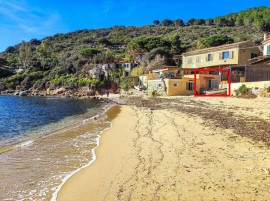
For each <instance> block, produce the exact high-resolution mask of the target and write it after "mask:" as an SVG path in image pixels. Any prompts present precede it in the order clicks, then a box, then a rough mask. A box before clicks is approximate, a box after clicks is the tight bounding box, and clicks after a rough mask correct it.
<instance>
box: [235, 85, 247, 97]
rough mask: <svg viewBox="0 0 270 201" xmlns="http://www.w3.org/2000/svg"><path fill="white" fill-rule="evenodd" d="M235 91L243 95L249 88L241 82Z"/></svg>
mask: <svg viewBox="0 0 270 201" xmlns="http://www.w3.org/2000/svg"><path fill="white" fill-rule="evenodd" d="M237 92H238V93H240V94H241V95H245V94H247V93H248V92H249V88H247V87H246V85H244V84H242V85H241V86H240V87H239V88H238V89H237Z"/></svg>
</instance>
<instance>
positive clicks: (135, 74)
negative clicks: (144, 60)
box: [130, 67, 143, 77]
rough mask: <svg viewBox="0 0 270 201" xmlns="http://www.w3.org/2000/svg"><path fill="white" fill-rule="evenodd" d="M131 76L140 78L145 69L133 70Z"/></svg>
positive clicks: (137, 68)
mask: <svg viewBox="0 0 270 201" xmlns="http://www.w3.org/2000/svg"><path fill="white" fill-rule="evenodd" d="M130 74H131V77H136V76H140V75H142V74H143V68H142V67H136V68H133V69H132V71H131V73H130Z"/></svg>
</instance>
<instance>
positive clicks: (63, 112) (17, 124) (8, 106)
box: [0, 96, 101, 148]
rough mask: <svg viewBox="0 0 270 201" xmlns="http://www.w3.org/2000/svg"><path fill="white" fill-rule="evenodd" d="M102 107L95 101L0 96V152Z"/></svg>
mask: <svg viewBox="0 0 270 201" xmlns="http://www.w3.org/2000/svg"><path fill="white" fill-rule="evenodd" d="M100 105H101V103H100V102H99V101H97V100H94V99H78V100H76V99H69V98H44V97H19V96H0V148H1V147H3V146H10V145H14V144H17V143H20V142H21V141H24V140H27V138H29V137H30V138H31V137H32V136H31V133H32V135H34V133H35V134H37V131H38V130H39V129H40V128H42V127H43V126H45V125H49V124H52V123H57V122H59V121H61V120H63V119H65V118H67V117H72V116H76V115H80V114H84V113H86V112H87V111H89V110H91V109H92V110H94V109H95V108H97V107H98V106H100ZM44 133H46V131H44V129H43V134H44Z"/></svg>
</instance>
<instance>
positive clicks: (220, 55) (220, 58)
mask: <svg viewBox="0 0 270 201" xmlns="http://www.w3.org/2000/svg"><path fill="white" fill-rule="evenodd" d="M219 60H222V52H220V53H219Z"/></svg>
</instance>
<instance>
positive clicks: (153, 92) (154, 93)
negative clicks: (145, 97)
mask: <svg viewBox="0 0 270 201" xmlns="http://www.w3.org/2000/svg"><path fill="white" fill-rule="evenodd" d="M157 96H160V94H159V93H158V92H157V90H154V91H152V97H153V98H156V97H157Z"/></svg>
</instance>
